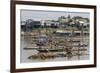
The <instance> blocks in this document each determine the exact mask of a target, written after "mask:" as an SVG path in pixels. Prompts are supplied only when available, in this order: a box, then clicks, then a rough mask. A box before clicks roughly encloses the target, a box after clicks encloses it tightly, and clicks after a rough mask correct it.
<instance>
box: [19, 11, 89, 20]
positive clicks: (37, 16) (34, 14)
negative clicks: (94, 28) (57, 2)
mask: <svg viewBox="0 0 100 73" xmlns="http://www.w3.org/2000/svg"><path fill="white" fill-rule="evenodd" d="M69 14H70V16H71V17H74V16H81V17H83V18H89V17H90V14H89V13H84V12H65V11H46V10H45V11H43V10H42V11H41V10H21V21H26V20H27V19H33V20H57V19H58V18H59V17H60V16H65V17H67V16H68V15H69ZM89 19H90V18H89Z"/></svg>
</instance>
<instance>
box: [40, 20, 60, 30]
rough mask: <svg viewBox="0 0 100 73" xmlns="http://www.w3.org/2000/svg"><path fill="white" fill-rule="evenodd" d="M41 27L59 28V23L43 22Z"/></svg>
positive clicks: (52, 21)
mask: <svg viewBox="0 0 100 73" xmlns="http://www.w3.org/2000/svg"><path fill="white" fill-rule="evenodd" d="M41 25H42V27H44V28H58V27H59V22H58V21H54V20H42V21H41Z"/></svg>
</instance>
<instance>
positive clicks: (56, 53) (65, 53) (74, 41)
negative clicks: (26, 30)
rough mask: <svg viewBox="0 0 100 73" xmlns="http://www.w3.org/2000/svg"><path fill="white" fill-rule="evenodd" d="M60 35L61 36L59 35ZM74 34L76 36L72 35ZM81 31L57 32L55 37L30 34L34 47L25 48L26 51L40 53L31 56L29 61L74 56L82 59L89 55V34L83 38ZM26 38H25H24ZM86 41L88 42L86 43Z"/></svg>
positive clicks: (85, 34)
mask: <svg viewBox="0 0 100 73" xmlns="http://www.w3.org/2000/svg"><path fill="white" fill-rule="evenodd" d="M58 34H59V35H58ZM72 34H74V35H72ZM81 34H82V32H81V31H74V33H72V32H71V31H70V32H69V31H67V32H65V31H56V32H55V33H54V35H53V34H52V36H47V35H45V34H44V35H43V34H37V35H36V34H35V35H34V34H32V33H31V34H30V36H29V35H28V36H29V38H31V41H32V42H33V43H31V44H33V45H34V46H33V47H30V46H27V47H24V50H36V51H37V52H38V53H37V54H34V55H31V56H29V57H28V59H39V60H46V59H54V58H58V57H67V58H68V59H70V58H72V57H73V56H77V58H78V59H80V56H82V55H89V54H88V52H87V50H88V46H89V43H88V40H89V38H88V37H87V36H88V35H89V33H88V32H83V34H84V36H81ZM24 37H25V36H24ZM84 40H86V41H87V42H86V41H85V42H84Z"/></svg>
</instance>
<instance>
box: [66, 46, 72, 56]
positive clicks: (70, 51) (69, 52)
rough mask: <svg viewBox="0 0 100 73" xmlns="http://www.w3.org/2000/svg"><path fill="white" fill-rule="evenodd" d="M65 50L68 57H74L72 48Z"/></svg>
mask: <svg viewBox="0 0 100 73" xmlns="http://www.w3.org/2000/svg"><path fill="white" fill-rule="evenodd" d="M65 51H66V56H68V58H71V57H72V48H67V47H66V48H65Z"/></svg>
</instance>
